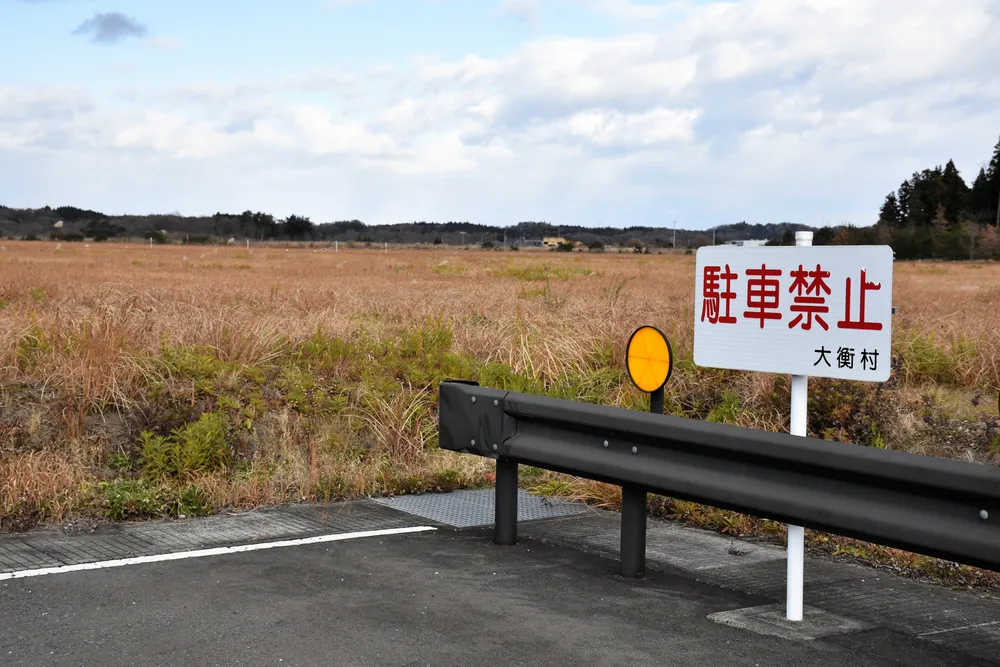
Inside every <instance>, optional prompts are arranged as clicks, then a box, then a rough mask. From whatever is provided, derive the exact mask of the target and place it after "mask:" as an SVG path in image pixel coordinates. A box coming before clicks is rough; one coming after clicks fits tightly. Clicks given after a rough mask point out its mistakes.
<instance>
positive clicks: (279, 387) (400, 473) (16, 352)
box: [0, 241, 1000, 558]
mask: <svg viewBox="0 0 1000 667" xmlns="http://www.w3.org/2000/svg"><path fill="white" fill-rule="evenodd" d="M694 260H695V258H694V256H693V255H683V254H660V255H656V254H654V255H637V254H632V253H624V254H619V253H617V252H608V253H602V254H591V253H566V254H564V253H550V252H545V251H522V252H510V251H507V250H504V251H481V250H463V249H459V248H435V249H430V248H427V249H392V248H390V249H389V251H388V252H384V251H383V250H382V249H381V248H379V249H374V248H372V249H364V248H356V249H347V248H344V247H341V249H340V252H334V251H333V249H332V248H331V249H327V248H319V247H316V248H308V247H284V246H281V247H279V246H276V247H255V248H252V249H250V250H249V251H248V250H246V249H245V248H234V247H210V246H155V247H153V248H150V247H147V246H144V245H135V244H131V245H124V244H109V243H104V244H90V245H89V246H87V245H84V244H82V243H67V244H62V245H57V244H55V243H43V242H9V241H8V242H5V245H4V246H3V249H2V251H0V276H2V278H0V366H2V374H3V382H2V387H3V394H2V398H0V528H2V529H6V530H18V529H25V528H28V527H30V526H32V525H35V524H36V523H38V522H39V521H50V520H60V519H64V518H66V517H67V516H70V515H72V516H77V517H86V518H90V519H91V520H97V519H102V518H110V519H130V518H146V517H154V516H171V515H173V516H189V515H193V514H198V513H203V512H207V511H212V510H213V509H217V508H222V507H228V508H244V507H250V506H255V505H259V504H264V503H275V502H286V501H290V500H301V499H310V500H313V499H320V500H329V499H331V498H347V497H355V496H359V495H366V494H379V493H407V492H418V491H422V490H432V489H442V490H446V489H454V488H461V487H468V486H480V485H483V484H488V483H489V474H490V472H491V466H490V464H489V462H484V461H478V460H475V459H474V457H461V456H457V455H451V454H449V453H446V452H441V451H439V450H437V449H436V446H435V442H436V432H435V418H436V413H435V407H436V405H435V401H436V399H435V391H434V390H435V387H436V383H437V382H438V381H440V380H441V379H446V378H454V377H464V378H467V379H477V380H480V381H481V382H483V384H491V385H493V386H500V387H503V388H509V389H516V390H522V391H533V392H538V393H548V394H551V395H554V396H560V397H565V398H572V399H576V400H587V401H594V402H602V403H608V404H613V405H619V406H623V407H635V408H641V407H642V401H643V397H642V396H641V395H640V394H639V393H638V392H637V391H636V390H634V389H633V388H632V387H631V386H630V385H629V383H628V381H627V380H626V379H625V376H624V373H623V363H622V358H623V354H624V346H625V342H626V340H627V338H628V335H629V334H630V333H631V331H632V330H634V329H635V328H636V327H637V326H638V325H641V324H652V325H654V326H657V327H659V328H660V329H661V330H662V331H664V332H665V333H666V334H667V336H668V337H669V338H670V340H671V342H672V345H673V348H674V351H675V355H676V357H677V364H676V366H675V371H674V375H673V377H672V378H671V381H670V384H669V385H668V387H667V407H666V409H667V411H668V412H670V413H672V414H677V415H681V416H686V417H692V418H698V419H711V420H715V421H721V422H727V423H732V424H738V425H742V426H747V427H753V428H760V429H770V430H785V429H786V428H787V418H788V415H787V410H788V386H787V378H785V377H783V376H773V375H764V374H752V373H740V372H731V371H719V370H710V369H704V368H698V367H695V366H694V365H693V364H692V363H691V361H690V360H691V343H692V332H693V305H694V298H693V290H694ZM893 290H894V302H895V303H896V305H898V306H899V309H900V310H899V314H898V315H897V316H896V317H895V320H894V325H893V327H894V329H893V338H894V354H893V365H894V369H895V370H894V373H893V377H892V379H891V380H890V382H888V383H886V384H883V385H871V384H864V383H854V382H837V381H821V380H813V381H812V382H811V384H810V399H811V402H810V414H809V418H810V431H811V433H812V434H813V435H815V436H817V437H823V438H829V439H835V440H842V441H846V442H852V443H856V444H858V445H864V446H876V447H888V448H892V449H900V450H906V451H912V452H917V453H921V454H927V455H933V456H947V457H954V458H962V459H967V460H972V461H977V462H981V463H985V464H994V463H995V462H996V461H997V460H998V459H997V456H998V455H1000V423H998V421H997V395H996V392H997V389H998V388H1000V264H997V263H898V264H897V265H896V269H895V281H894V286H893ZM845 446H847V445H845ZM526 477H527V479H528V482H529V483H531V484H534V485H536V488H539V489H540V490H542V491H546V492H549V493H562V494H564V495H569V496H576V497H578V498H581V499H584V500H589V501H592V502H603V503H606V504H610V505H613V504H614V503H615V502H616V498H615V494H614V490H613V489H609V488H607V487H603V486H599V485H595V484H590V483H585V482H581V481H578V480H569V479H566V478H563V477H558V476H553V475H547V474H544V473H541V472H540V471H531V472H529V474H528V475H527V476H526ZM660 509H661V510H662V511H661V513H662V514H663V515H665V516H672V517H675V518H680V519H684V520H688V521H691V522H694V523H697V524H699V525H707V526H711V527H713V528H716V529H720V530H724V531H727V532H731V533H741V534H766V533H767V532H768V524H767V522H759V521H755V520H751V519H749V518H747V517H739V516H738V515H733V514H731V513H725V512H715V511H712V510H710V509H708V508H700V507H697V506H694V505H691V504H688V503H681V502H678V501H669V500H664V501H662V502H661V504H660ZM816 539H817V540H819V541H821V542H822V541H823V540H824V539H825V538H820V537H817V538H816ZM845 544H847V543H846V542H840V541H838V542H837V543H836V545H835V546H834V547H831V548H832V549H834V550H835V551H836V550H839V552H841V553H849V554H850V553H851V551H850V550H851V549H858V548H860V547H857V546H852V545H853V543H851V544H849V545H847V546H845ZM845 549H846V550H847V551H845ZM854 555H858V554H854ZM861 555H865V554H861ZM868 555H871V554H868ZM872 557H873V558H874V556H872Z"/></svg>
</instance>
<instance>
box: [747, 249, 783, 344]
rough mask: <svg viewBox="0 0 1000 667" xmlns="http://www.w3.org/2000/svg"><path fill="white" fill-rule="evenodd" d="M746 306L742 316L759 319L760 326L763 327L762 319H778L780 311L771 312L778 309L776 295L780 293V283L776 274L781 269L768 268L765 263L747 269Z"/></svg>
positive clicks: (779, 272) (779, 273) (778, 274)
mask: <svg viewBox="0 0 1000 667" xmlns="http://www.w3.org/2000/svg"><path fill="white" fill-rule="evenodd" d="M746 273H747V276H749V277H750V279H749V280H748V281H747V308H753V309H754V310H748V311H746V312H744V313H743V317H746V318H748V319H752V320H759V321H760V328H761V329H763V328H764V320H780V319H781V313H779V312H773V311H777V309H778V297H779V294H780V284H779V283H778V280H777V278H778V276H780V275H781V269H769V268H767V265H765V264H761V265H760V268H759V269H756V268H754V269H747V271H746Z"/></svg>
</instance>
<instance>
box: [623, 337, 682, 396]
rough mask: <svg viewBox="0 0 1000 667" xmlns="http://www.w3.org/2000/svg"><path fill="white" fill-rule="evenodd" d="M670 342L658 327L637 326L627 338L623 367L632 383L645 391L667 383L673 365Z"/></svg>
mask: <svg viewBox="0 0 1000 667" xmlns="http://www.w3.org/2000/svg"><path fill="white" fill-rule="evenodd" d="M672 362H673V360H672V359H671V354H670V343H668V342H667V337H666V336H664V335H663V333H662V332H661V331H660V330H659V329H655V328H653V327H639V328H638V329H636V330H635V333H633V334H632V337H631V338H629V340H628V351H627V352H626V361H625V367H626V370H628V376H629V379H631V380H632V383H633V384H634V385H635V386H636V387H638V388H639V389H641V390H642V391H645V392H647V393H652V392H654V391H656V390H658V389H660V388H661V387H662V386H663V385H664V384H666V383H667V379H668V378H669V377H670V371H671V369H672V366H673V363H672Z"/></svg>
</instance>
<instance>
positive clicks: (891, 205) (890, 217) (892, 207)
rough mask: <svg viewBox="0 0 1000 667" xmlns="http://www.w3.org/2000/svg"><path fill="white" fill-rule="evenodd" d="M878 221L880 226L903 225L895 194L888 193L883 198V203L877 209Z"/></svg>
mask: <svg viewBox="0 0 1000 667" xmlns="http://www.w3.org/2000/svg"><path fill="white" fill-rule="evenodd" d="M878 221H879V224H881V225H888V226H889V227H900V226H902V224H903V218H902V215H901V214H900V212H899V202H898V201H897V200H896V193H895V192H890V193H889V194H887V195H886V196H885V202H884V203H883V204H882V208H881V209H879V214H878Z"/></svg>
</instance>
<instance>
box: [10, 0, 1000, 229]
mask: <svg viewBox="0 0 1000 667" xmlns="http://www.w3.org/2000/svg"><path fill="white" fill-rule="evenodd" d="M544 2H551V3H555V4H554V5H553V6H556V5H559V4H560V3H562V4H563V5H564V6H565V5H571V4H575V5H576V6H579V5H580V4H585V5H586V6H589V7H590V8H591V9H592V10H593V11H596V12H598V13H599V14H600V15H601V16H603V17H606V18H609V19H612V20H614V21H618V22H621V25H622V26H623V27H622V28H621V30H623V31H624V32H620V34H616V35H615V36H613V37H608V38H601V39H597V38H587V39H585V38H577V37H565V36H563V37H547V38H538V39H534V40H531V41H529V42H526V43H524V44H522V45H521V46H520V47H518V48H516V49H514V50H513V51H511V52H509V53H507V54H503V55H496V54H491V55H489V56H486V55H483V54H476V53H470V54H467V55H465V56H463V57H460V58H455V59H443V58H440V57H432V56H426V55H425V56H420V57H415V58H413V59H412V61H411V62H410V63H409V65H410V66H409V67H402V66H399V65H398V64H389V63H386V64H385V65H383V66H379V67H375V68H368V69H367V70H366V71H364V72H351V71H347V70H343V69H337V68H323V67H321V66H317V68H316V69H313V70H311V71H304V72H288V73H287V74H284V75H282V76H278V77H273V78H271V79H262V80H257V81H243V82H233V81H231V82H226V83H223V84H220V83H215V82H211V81H192V83H190V84H188V85H186V86H183V87H181V88H178V89H174V90H162V89H156V88H151V87H150V86H149V85H147V86H145V87H142V88H141V89H139V88H137V90H136V91H134V92H133V93H132V94H131V96H130V97H129V99H128V100H118V99H106V98H97V97H91V96H88V94H87V92H86V91H82V90H79V89H76V88H31V87H5V88H4V87H0V169H4V173H8V172H10V173H14V172H15V171H18V172H20V171H23V174H22V173H17V174H16V175H15V178H14V179H10V180H9V181H7V182H5V183H4V184H0V195H3V198H5V199H10V196H8V195H6V194H5V192H7V191H8V188H9V192H10V193H12V194H16V193H20V192H26V191H27V192H30V191H32V190H31V188H32V187H34V188H36V190H35V191H37V192H40V193H41V192H51V191H53V190H52V189H51V188H58V187H67V188H69V187H75V186H71V185H69V184H68V182H63V183H61V184H60V182H58V181H55V182H53V181H49V186H48V189H45V190H43V189H40V188H38V186H33V185H32V184H31V182H29V181H28V180H27V179H28V174H30V173H31V172H30V169H27V168H25V169H24V170H15V169H14V168H13V165H17V164H28V163H29V162H30V163H31V164H34V162H31V161H28V160H26V159H25V158H24V157H23V156H24V155H27V154H28V153H31V154H33V155H41V154H42V153H44V154H59V155H61V156H64V157H65V156H68V155H70V154H72V155H84V156H86V155H89V156H91V158H92V160H99V161H100V162H101V163H102V164H105V165H108V166H107V168H108V169H115V168H118V167H115V165H116V164H119V162H118V161H116V160H118V159H119V158H120V159H121V160H125V159H127V160H128V161H129V162H128V166H127V169H128V170H129V173H128V178H129V179H132V180H134V179H136V178H140V177H141V174H144V173H148V176H146V177H145V178H148V179H154V178H160V179H162V178H165V177H166V176H164V173H165V172H161V171H159V170H161V169H166V168H167V167H165V166H163V165H171V164H175V163H176V164H182V165H184V168H183V169H177V170H176V171H174V170H170V171H169V173H170V174H172V175H171V176H170V178H174V179H177V181H176V183H177V185H172V184H171V185H170V186H169V187H166V188H159V190H168V191H170V190H172V191H176V190H177V188H178V187H181V186H180V184H181V183H184V184H186V186H187V187H189V188H191V193H190V195H188V196H190V200H189V201H190V203H189V207H192V208H193V209H194V211H193V212H196V211H214V210H218V209H219V208H222V207H224V202H225V201H229V199H228V198H232V200H233V201H234V204H233V205H234V206H238V207H242V208H245V207H246V206H250V205H253V206H258V207H261V208H273V209H275V210H276V212H277V210H278V209H281V207H282V206H286V205H291V204H292V203H295V202H301V205H299V206H292V208H295V209H296V210H299V211H301V212H308V213H309V214H311V215H313V217H314V218H316V219H325V218H331V217H340V216H341V215H351V216H358V217H362V218H364V219H367V220H369V221H372V222H379V221H382V222H387V221H392V220H393V219H414V218H418V219H419V218H425V219H433V218H435V217H437V218H439V219H462V218H470V219H479V220H482V221H485V222H511V221H515V220H517V219H527V218H529V217H535V218H547V219H555V220H563V221H566V222H570V221H577V222H584V223H595V224H597V223H604V224H613V223H626V222H627V223H628V224H640V223H650V224H655V223H656V222H657V220H658V219H659V218H658V216H659V215H660V214H661V212H662V211H664V210H667V209H668V208H669V209H672V210H674V211H676V212H677V215H678V220H679V221H680V220H683V219H684V218H685V217H687V218H688V220H689V221H688V222H687V223H684V224H689V225H698V224H700V225H708V224H716V223H720V222H726V221H732V220H740V219H747V220H749V221H773V220H783V219H796V220H800V221H802V222H823V221H824V220H827V219H829V220H831V221H840V220H843V219H853V220H854V222H856V223H867V222H870V216H871V214H872V213H873V212H874V210H875V208H876V207H877V206H878V203H879V201H880V199H881V196H882V194H884V192H886V191H888V190H889V189H891V188H892V187H894V186H895V185H897V184H898V181H899V180H901V179H902V178H903V177H904V176H905V175H906V174H908V173H910V172H911V171H912V170H914V169H917V168H922V167H924V166H927V165H929V164H934V163H939V162H944V161H946V160H947V159H948V158H951V157H953V158H955V159H956V162H957V163H958V165H959V167H960V168H961V169H963V171H964V173H965V175H966V176H967V177H971V176H972V175H973V174H974V170H976V169H978V167H979V164H980V162H981V161H982V160H983V159H985V158H986V157H987V153H988V151H989V149H990V147H991V146H992V145H993V143H994V142H995V141H996V137H997V134H998V133H1000V124H998V122H1000V121H998V118H997V115H996V111H995V110H996V109H997V108H1000V80H998V78H997V76H996V71H995V68H996V65H995V64H996V63H997V62H1000V19H998V10H1000V7H998V4H997V2H996V1H995V0H990V1H987V0H950V1H944V0H880V1H879V2H870V1H869V0H745V1H744V2H739V3H736V2H731V3H730V2H710V3H696V2H690V3H688V2H667V3H660V4H653V3H640V2H635V1H628V0H537V1H536V0H531V1H527V2H526V1H524V0H518V1H516V2H515V1H513V0H511V1H510V2H506V3H504V5H503V6H504V7H505V8H506V9H507V10H508V11H514V12H515V13H517V12H522V13H523V14H524V15H525V16H528V15H530V16H532V17H537V16H538V15H539V13H540V9H541V3H544ZM326 4H331V3H326ZM95 94H96V93H95ZM19 156H20V157H19ZM116 156H118V157H116ZM124 156H127V158H126V157H124ZM37 159H39V160H41V159H42V158H41V157H39V158H37ZM53 159H56V158H55V157H54V158H53ZM143 160H145V162H143ZM38 164H42V163H41V162H39V163H38ZM122 164H124V163H122ZM143 165H145V167H143ZM262 165H271V166H267V167H266V168H265V167H262ZM41 168H42V167H39V169H41ZM120 168H121V169H126V167H120ZM262 169H264V170H265V171H262ZM279 171H280V174H281V176H280V178H278V177H274V178H271V177H272V176H274V174H276V173H278V172H279ZM223 172H224V173H225V174H226V175H227V176H226V178H224V179H222V180H223V181H225V182H228V181H227V180H226V179H230V178H231V179H233V185H232V186H231V187H233V188H234V189H233V191H232V193H229V192H227V191H225V190H224V189H223V188H222V186H220V187H216V188H206V189H203V188H202V187H201V186H200V185H199V182H195V181H191V180H188V179H189V178H193V176H192V175H193V174H202V178H204V179H207V180H208V181H211V178H210V175H211V174H216V173H223ZM265 172H266V173H267V174H268V175H269V177H268V178H271V180H267V179H264V181H262V184H261V186H260V187H259V188H255V189H254V190H253V192H252V193H249V192H248V190H247V188H246V187H240V186H238V185H236V184H238V183H248V182H256V181H257V180H258V179H261V178H263V177H262V176H261V175H260V174H262V173H265ZM295 174H298V177H295V176H294V175H295ZM21 178H23V179H25V180H24V181H23V182H21V181H18V179H21ZM123 178H124V176H123ZM220 178H221V177H220ZM314 178H315V179H319V180H317V181H316V183H320V182H332V183H338V184H342V185H339V186H338V188H337V189H336V193H337V194H336V196H335V197H330V196H327V195H322V194H317V193H314V192H313V191H311V190H309V189H308V188H309V187H312V186H310V185H309V184H310V183H313V181H312V179H314ZM18 182H21V185H17V183H18ZM347 184H349V186H348V185H347ZM22 186H23V187H22ZM109 188H110V186H109ZM137 191H141V188H139V190H137ZM100 192H102V190H101V189H100V187H99V186H95V187H94V188H93V189H91V190H87V191H86V193H100ZM106 192H107V194H106V195H101V196H106V197H108V200H109V201H113V198H114V196H115V192H114V190H113V189H108V190H106ZM151 192H152V194H150V195H149V196H150V197H152V198H153V199H152V200H151V201H152V202H153V203H151V204H149V205H148V206H144V207H143V210H145V209H148V208H156V207H157V205H156V204H155V202H156V201H159V200H157V199H155V198H156V197H157V196H159V195H158V194H157V192H158V189H156V188H153V189H152V190H151ZM387 193H390V196H386V194H387ZM39 196H41V195H39ZM93 196H98V195H93ZM239 197H251V198H254V199H255V201H256V202H257V203H253V204H251V202H246V203H245V204H235V200H236V199H238V198H239ZM61 198H62V199H65V197H61ZM257 198H259V199H257ZM268 198H270V199H268ZM219 199H221V200H223V201H220V202H217V201H216V200H219ZM267 201H272V202H273V204H271V205H267V203H266V202H267ZM26 203H30V202H26ZM35 203H40V202H35ZM80 203H81V205H83V204H86V205H88V206H91V207H98V208H100V207H101V206H102V203H101V201H95V200H91V201H86V202H85V201H81V202H80ZM178 205H179V204H177V203H175V202H174V201H173V200H172V202H171V204H170V208H176V207H177V206H178ZM307 206H313V207H315V208H314V209H312V210H309V211H306V208H307ZM104 208H109V209H111V208H113V206H106V205H104ZM866 216H868V217H866Z"/></svg>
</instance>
